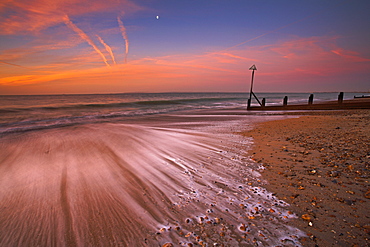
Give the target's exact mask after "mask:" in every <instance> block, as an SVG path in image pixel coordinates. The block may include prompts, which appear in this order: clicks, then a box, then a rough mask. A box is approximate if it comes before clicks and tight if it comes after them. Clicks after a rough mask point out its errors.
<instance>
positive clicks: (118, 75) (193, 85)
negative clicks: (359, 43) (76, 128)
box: [0, 37, 369, 92]
mask: <svg viewBox="0 0 370 247" xmlns="http://www.w3.org/2000/svg"><path fill="white" fill-rule="evenodd" d="M336 39H337V38H336V37H321V38H320V37H311V38H293V39H290V40H287V41H285V42H280V43H276V44H273V45H268V46H266V45H265V46H244V47H242V46H239V47H238V49H230V50H228V51H227V52H225V51H221V52H213V53H197V54H172V55H171V54H168V55H166V56H161V57H144V58H138V59H136V60H131V61H130V62H128V63H127V64H117V65H116V66H113V67H111V68H107V67H105V66H101V60H100V63H99V59H98V58H99V57H97V56H94V57H93V56H91V54H90V53H89V51H88V49H86V50H85V51H84V53H80V54H79V55H78V56H76V57H74V59H76V60H75V61H73V60H72V59H73V57H71V58H70V60H69V62H68V63H67V62H65V64H64V65H63V66H58V64H57V63H56V62H55V63H50V64H48V65H45V66H39V67H37V71H36V67H35V71H34V72H30V71H28V72H27V73H23V74H20V77H17V76H9V77H3V78H2V79H0V85H3V86H5V85H7V86H16V85H18V86H21V85H35V87H36V86H37V87H40V88H43V87H45V86H46V85H47V87H48V88H55V90H57V89H56V87H57V86H58V87H59V89H58V90H62V89H63V87H62V85H68V88H76V90H77V88H78V90H80V91H78V92H82V91H81V90H82V89H81V88H83V85H91V86H88V87H86V88H85V89H84V90H85V91H84V92H87V91H89V90H90V91H89V92H99V90H100V92H106V91H105V90H108V89H109V90H111V92H114V91H118V92H132V91H146V92H160V91H217V90H218V91H247V90H248V85H249V81H250V71H249V70H248V68H249V67H250V66H251V65H252V64H256V66H257V69H258V70H257V72H256V73H257V74H256V85H255V86H256V89H255V90H256V91H302V90H309V91H314V90H319V89H320V88H324V87H323V85H324V84H326V85H331V87H334V89H332V90H340V88H337V87H336V86H333V85H336V84H338V83H339V82H337V81H340V80H343V78H346V77H349V76H351V75H352V74H356V73H366V71H369V63H368V59H366V58H363V57H362V56H361V54H358V53H356V52H353V51H348V50H345V49H343V48H341V47H339V46H338V45H336ZM90 50H91V49H90ZM90 52H91V51H90ZM60 62H63V60H62V61H60ZM87 63H88V64H89V66H86V67H81V64H87ZM68 64H69V65H68ZM42 68H44V69H45V70H44V71H42ZM46 68H48V69H49V70H46ZM367 73H368V72H367ZM62 82H63V83H65V84H63V83H62ZM107 82H109V83H107ZM77 84H78V86H77ZM64 88H65V86H64ZM327 88H329V87H327ZM55 92H56V91H55ZM58 92H59V91H58Z"/></svg>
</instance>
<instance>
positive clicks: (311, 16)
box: [219, 0, 347, 52]
mask: <svg viewBox="0 0 370 247" xmlns="http://www.w3.org/2000/svg"><path fill="white" fill-rule="evenodd" d="M346 2H347V1H346V0H344V1H342V2H339V3H338V4H337V5H334V6H333V7H331V8H329V9H323V10H320V11H318V12H316V13H314V14H311V15H308V16H306V17H304V18H302V19H299V20H297V21H294V22H291V23H289V24H287V25H284V26H281V27H278V28H276V29H274V30H271V31H268V32H266V33H264V34H261V35H259V36H257V37H254V38H251V39H248V40H246V41H244V42H242V43H239V44H237V45H234V46H231V47H228V48H226V49H224V50H221V51H219V52H223V51H227V50H230V49H232V48H235V47H238V46H241V45H244V44H246V43H248V42H251V41H253V40H256V39H259V38H261V37H263V36H266V35H268V34H270V33H274V32H276V31H279V30H281V29H284V28H287V27H289V26H292V25H294V24H297V23H300V22H303V21H305V20H308V19H311V18H313V17H315V16H317V15H320V14H321V13H324V12H328V10H331V9H334V8H336V7H338V6H341V5H343V4H345V3H346Z"/></svg>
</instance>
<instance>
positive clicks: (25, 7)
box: [0, 0, 142, 34]
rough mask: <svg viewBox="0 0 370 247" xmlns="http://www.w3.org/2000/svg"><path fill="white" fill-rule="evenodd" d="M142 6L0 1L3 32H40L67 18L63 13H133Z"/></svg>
mask: <svg viewBox="0 0 370 247" xmlns="http://www.w3.org/2000/svg"><path fill="white" fill-rule="evenodd" d="M141 9H142V7H140V6H138V5H136V4H135V3H133V2H132V1H130V0H104V1H102V0H69V1H66V0H53V1H49V0H8V1H6V2H5V3H2V4H1V5H0V34H16V33H19V32H25V31H26V32H38V31H40V30H43V29H45V28H48V27H50V26H54V25H56V24H59V23H63V22H64V16H65V15H69V16H79V15H83V14H88V13H93V12H97V11H99V12H114V13H117V11H118V10H119V12H122V11H124V12H125V13H133V12H136V11H139V10H141Z"/></svg>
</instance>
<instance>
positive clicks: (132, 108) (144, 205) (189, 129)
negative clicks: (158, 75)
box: [0, 94, 369, 247]
mask: <svg viewBox="0 0 370 247" xmlns="http://www.w3.org/2000/svg"><path fill="white" fill-rule="evenodd" d="M236 96H238V95H236ZM242 96H243V95H239V96H238V97H235V95H234V94H224V95H222V99H219V98H218V97H219V95H218V94H217V95H214V94H205V95H203V94H201V95H199V94H180V95H178V94H166V95H164V96H163V95H152V94H150V95H141V94H140V95H125V94H122V95H82V96H80V95H76V96H73V95H71V96H68V97H67V98H68V99H69V100H68V101H65V99H66V98H65V97H62V96H45V97H29V96H25V97H24V99H23V101H19V102H21V104H20V103H18V102H16V101H14V100H13V98H11V97H10V98H9V99H8V98H4V99H5V100H6V101H5V103H7V102H9V103H8V105H7V106H4V104H3V105H2V109H1V111H2V113H3V115H2V116H1V123H0V153H1V156H0V188H1V190H0V209H1V211H0V245H2V246H166V247H169V246H212V245H213V246H315V245H318V246H330V245H335V246H340V245H342V246H348V245H350V246H351V245H354V246H356V244H357V245H358V246H363V245H364V244H365V243H366V241H367V239H366V238H367V235H368V230H369V229H368V228H369V225H368V223H367V222H368V218H367V217H368V216H367V215H368V209H367V208H368V207H367V205H368V196H369V192H368V170H367V169H368V165H369V157H368V156H369V151H368V143H367V140H368V139H369V132H368V131H369V130H368V129H369V128H368V124H369V112H368V110H359V111H352V110H351V111H349V110H346V111H306V112H253V113H251V112H248V111H246V109H245V106H244V108H243V104H245V102H244V101H243V97H242ZM299 97H301V96H299ZM121 101H124V102H123V103H122V102H121ZM71 102H73V103H71ZM205 103H206V105H205ZM223 105H226V106H227V107H224V106H223ZM221 106H222V107H221ZM306 115H309V116H306ZM325 141H329V142H330V143H327V142H325ZM366 150H367V151H366ZM332 155H334V156H332ZM329 228H330V229H329ZM328 229H329V230H328Z"/></svg>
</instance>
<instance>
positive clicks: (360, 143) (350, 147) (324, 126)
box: [244, 110, 370, 246]
mask: <svg viewBox="0 0 370 247" xmlns="http://www.w3.org/2000/svg"><path fill="white" fill-rule="evenodd" d="M286 114H292V113H286ZM293 114H295V115H297V116H299V115H310V116H303V117H299V118H290V119H285V120H278V121H271V122H265V123H262V124H260V125H258V127H257V128H255V129H253V130H252V131H250V132H246V133H244V135H245V136H247V137H253V138H254V141H255V144H254V146H253V150H252V151H251V152H250V154H251V155H252V157H253V159H254V160H255V161H256V162H259V163H261V164H263V165H264V166H265V167H266V170H264V171H263V172H262V177H263V178H265V179H266V180H267V181H268V184H266V185H265V187H266V188H267V189H268V190H269V191H272V192H274V194H275V195H276V196H277V197H278V198H280V199H282V200H284V201H286V202H288V203H289V204H290V207H289V209H290V210H292V211H293V212H296V213H297V214H298V215H299V218H297V219H295V220H292V221H291V223H292V224H293V225H294V226H296V227H298V228H299V229H301V230H303V231H304V232H306V233H307V234H308V236H307V237H304V238H302V239H301V243H302V244H303V245H304V246H368V245H369V238H370V236H369V234H370V219H369V218H370V216H369V215H370V186H369V175H370V174H369V173H370V170H369V169H370V167H369V166H370V143H369V140H370V111H369V110H356V111H353V110H352V111H350V110H347V111H326V112H297V113H293Z"/></svg>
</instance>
